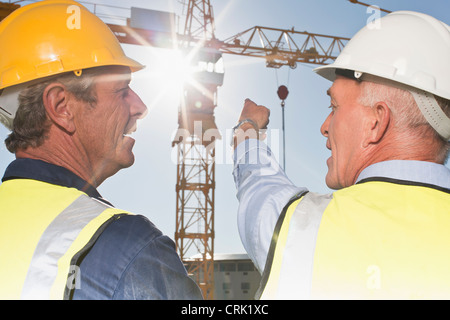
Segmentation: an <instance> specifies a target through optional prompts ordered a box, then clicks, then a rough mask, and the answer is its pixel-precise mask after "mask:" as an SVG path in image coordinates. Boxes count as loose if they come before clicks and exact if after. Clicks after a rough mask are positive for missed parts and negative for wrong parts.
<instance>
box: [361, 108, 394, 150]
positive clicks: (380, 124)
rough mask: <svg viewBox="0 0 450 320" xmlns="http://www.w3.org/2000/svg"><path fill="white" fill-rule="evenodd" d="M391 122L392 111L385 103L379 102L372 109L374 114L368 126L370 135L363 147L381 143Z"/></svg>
mask: <svg viewBox="0 0 450 320" xmlns="http://www.w3.org/2000/svg"><path fill="white" fill-rule="evenodd" d="M390 121H391V110H390V109H389V106H388V105H387V104H386V103H384V102H377V103H376V104H375V106H373V107H372V114H371V117H370V120H369V124H368V135H367V139H366V140H365V141H364V145H363V146H364V147H367V146H369V145H370V144H376V143H378V142H380V140H381V139H382V138H383V136H384V135H385V134H386V132H387V130H388V127H389V123H390Z"/></svg>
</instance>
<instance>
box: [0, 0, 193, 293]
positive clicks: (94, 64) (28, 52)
mask: <svg viewBox="0 0 450 320" xmlns="http://www.w3.org/2000/svg"><path fill="white" fill-rule="evenodd" d="M0 47H1V48H2V49H1V50H0V91H1V96H0V122H2V123H3V124H4V125H5V126H6V127H7V128H9V129H10V130H11V134H10V135H9V136H8V138H7V139H6V141H5V143H6V147H7V148H8V150H9V151H11V152H13V153H15V155H16V160H15V161H13V162H12V163H11V164H10V165H9V166H8V168H7V169H6V172H5V174H4V176H3V179H2V181H3V183H2V184H1V185H0V238H1V240H0V261H1V264H0V284H1V285H0V298H1V299H20V298H22V299H201V298H202V297H201V293H200V290H199V288H198V286H197V285H196V284H195V282H194V281H193V280H191V279H190V278H189V277H188V275H187V273H186V270H185V269H184V266H183V264H182V262H181V261H180V259H179V257H178V255H177V253H176V251H175V246H174V243H173V241H172V240H171V239H169V238H168V237H166V236H164V235H163V234H162V233H161V232H160V231H159V230H158V229H157V228H156V227H155V226H154V225H153V224H152V223H151V222H150V221H148V220H147V219H146V218H145V217H144V216H141V215H135V214H132V213H130V212H127V211H124V210H121V209H117V208H114V207H113V206H112V205H111V203H109V202H108V201H106V200H105V199H103V198H102V197H101V196H100V194H99V193H98V191H97V190H96V188H97V187H98V186H99V185H100V184H101V183H102V182H103V181H104V180H105V179H107V178H108V177H110V176H112V175H114V174H115V173H116V172H117V171H119V170H120V169H122V168H127V167H129V166H131V165H132V164H133V162H134V155H133V153H132V148H133V145H134V143H135V141H134V139H132V138H131V137H130V136H129V135H130V134H131V133H132V132H134V131H135V130H136V123H137V120H138V119H141V118H143V117H144V116H145V114H146V113H147V108H146V106H145V105H144V103H143V102H142V101H141V99H140V98H139V97H138V96H137V94H136V93H135V92H133V91H132V90H131V89H130V87H129V83H130V80H131V72H135V71H138V70H140V69H142V68H143V66H142V65H141V64H139V63H138V62H136V61H134V60H132V59H130V58H128V57H126V56H125V54H124V52H123V50H122V48H121V47H120V44H119V42H118V41H117V39H116V38H115V36H114V35H113V33H112V32H111V31H110V30H109V28H108V27H107V26H106V25H105V24H104V23H103V22H102V21H101V20H100V19H99V18H98V17H96V16H95V15H93V14H92V13H90V12H89V11H88V10H87V9H86V8H84V7H83V6H82V5H80V4H78V3H77V2H74V1H70V0H47V1H41V2H37V3H33V4H30V5H27V6H24V7H22V8H19V9H17V10H16V11H14V12H13V13H11V14H10V15H9V16H8V17H7V18H6V19H4V20H3V21H2V22H1V24H0Z"/></svg>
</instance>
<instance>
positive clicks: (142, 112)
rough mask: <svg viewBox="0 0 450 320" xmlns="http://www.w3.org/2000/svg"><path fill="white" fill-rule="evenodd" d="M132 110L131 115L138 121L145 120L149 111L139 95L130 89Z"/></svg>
mask: <svg viewBox="0 0 450 320" xmlns="http://www.w3.org/2000/svg"><path fill="white" fill-rule="evenodd" d="M130 98H131V99H130V100H131V101H130V108H131V110H130V111H131V114H132V115H133V116H134V117H136V118H137V119H142V118H144V117H145V116H146V115H147V113H148V109H147V106H146V105H145V103H144V102H142V100H141V98H140V97H139V95H138V94H137V93H136V92H134V91H133V90H131V89H130Z"/></svg>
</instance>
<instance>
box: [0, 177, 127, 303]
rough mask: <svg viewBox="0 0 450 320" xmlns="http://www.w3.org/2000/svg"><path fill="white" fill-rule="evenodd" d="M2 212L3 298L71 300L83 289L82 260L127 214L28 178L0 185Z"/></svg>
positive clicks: (0, 288)
mask: <svg viewBox="0 0 450 320" xmlns="http://www.w3.org/2000/svg"><path fill="white" fill-rule="evenodd" d="M22 199H26V201H24V200H22ZM0 213H1V215H0V223H1V225H0V227H1V230H2V234H1V235H0V237H1V242H0V246H1V251H0V258H1V260H2V264H1V265H0V271H1V273H0V279H1V282H2V284H4V286H3V285H2V286H1V287H0V297H1V298H2V299H19V298H21V299H70V298H71V294H73V290H74V289H75V288H78V287H79V286H80V285H81V286H82V284H80V283H79V282H76V280H79V276H80V274H79V264H80V263H81V258H82V257H84V255H85V254H86V253H87V252H88V250H89V249H90V248H91V247H92V245H93V244H94V243H95V240H96V239H97V238H98V236H99V235H100V234H101V232H102V231H103V230H104V229H105V228H106V227H107V226H108V225H109V223H111V222H112V221H114V220H115V219H117V218H119V217H120V216H121V215H123V214H129V213H128V212H125V211H123V210H119V209H115V208H112V207H110V206H108V205H106V204H104V203H102V202H100V201H98V200H95V199H93V198H90V197H88V196H87V195H86V194H84V193H83V192H81V191H78V190H76V189H74V188H66V187H61V186H56V185H52V184H48V183H44V182H40V181H35V180H28V179H15V180H9V181H6V182H4V183H3V184H2V185H0ZM8 241H9V243H8ZM16 270H17V271H16Z"/></svg>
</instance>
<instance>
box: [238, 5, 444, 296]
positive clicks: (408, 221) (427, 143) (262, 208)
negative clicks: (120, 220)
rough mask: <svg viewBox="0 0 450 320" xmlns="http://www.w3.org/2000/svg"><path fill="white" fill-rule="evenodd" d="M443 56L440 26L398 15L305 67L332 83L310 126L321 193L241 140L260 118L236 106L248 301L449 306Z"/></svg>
mask: <svg viewBox="0 0 450 320" xmlns="http://www.w3.org/2000/svg"><path fill="white" fill-rule="evenodd" d="M449 57H450V27H449V26H448V25H446V24H445V23H443V22H441V21H439V20H437V19H435V18H433V17H431V16H428V15H425V14H422V13H418V12H411V11H399V12H394V13H391V14H389V15H386V16H385V17H383V18H381V19H380V20H379V21H377V23H376V24H375V27H374V26H373V25H367V26H365V27H364V28H363V29H361V30H360V31H359V32H358V33H357V34H356V35H355V36H354V37H353V38H352V39H351V40H350V41H349V42H348V43H347V45H346V46H345V48H344V49H343V51H342V52H341V54H340V55H339V57H338V58H337V59H336V61H335V62H334V63H332V64H330V65H326V66H322V67H319V68H317V69H316V70H315V71H316V72H317V73H318V74H319V75H320V76H323V77H324V78H326V79H328V80H331V81H332V82H333V84H332V85H331V87H330V88H329V89H328V92H327V94H328V95H329V97H330V114H329V116H328V117H327V119H326V120H325V121H324V123H323V125H322V127H321V128H320V130H321V133H322V134H323V136H324V137H325V138H326V145H325V146H326V148H328V149H329V150H330V151H331V156H330V157H329V158H328V159H327V161H326V163H327V166H328V173H327V175H326V178H325V181H326V183H327V185H328V187H330V188H332V189H335V190H336V191H335V192H333V193H331V194H318V193H315V192H311V191H309V190H308V189H307V188H304V187H297V186H295V185H294V184H293V183H292V182H291V181H290V180H289V179H288V177H287V176H286V174H285V173H284V172H283V171H282V170H281V169H280V167H279V166H278V164H277V163H276V161H275V158H274V156H273V155H272V152H271V151H270V149H269V148H268V147H267V146H266V145H265V144H264V143H263V142H261V141H258V140H256V139H247V137H249V136H251V135H250V134H248V133H247V132H246V131H248V130H253V127H256V129H260V128H264V127H265V126H266V125H267V123H268V120H269V112H268V109H267V108H265V107H263V106H258V105H257V104H256V103H254V102H252V101H251V100H247V101H246V102H245V105H244V108H243V110H242V113H241V117H240V119H239V126H238V127H237V128H239V129H240V130H236V137H235V138H236V150H235V169H234V172H233V173H234V178H235V181H236V187H237V191H238V193H237V195H238V199H239V202H240V204H239V212H238V221H239V230H240V234H241V239H242V241H243V245H244V247H245V248H246V249H247V252H248V253H249V256H250V257H251V258H252V259H253V261H254V262H255V265H256V266H257V267H258V269H259V270H260V271H261V272H262V273H263V276H262V278H263V281H262V285H261V287H260V290H259V294H258V297H261V298H262V299H302V298H303V299H307V298H313V299H449V298H450V273H449V270H450V255H449V254H448V252H449V249H450V233H449V229H450V170H449V169H448V168H447V167H446V166H445V165H444V164H445V162H446V161H447V160H448V157H449V149H450V143H449V140H450V59H449ZM253 136H255V135H254V134H253ZM239 142H240V143H239ZM238 143H239V144H238ZM325 146H324V147H325Z"/></svg>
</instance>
